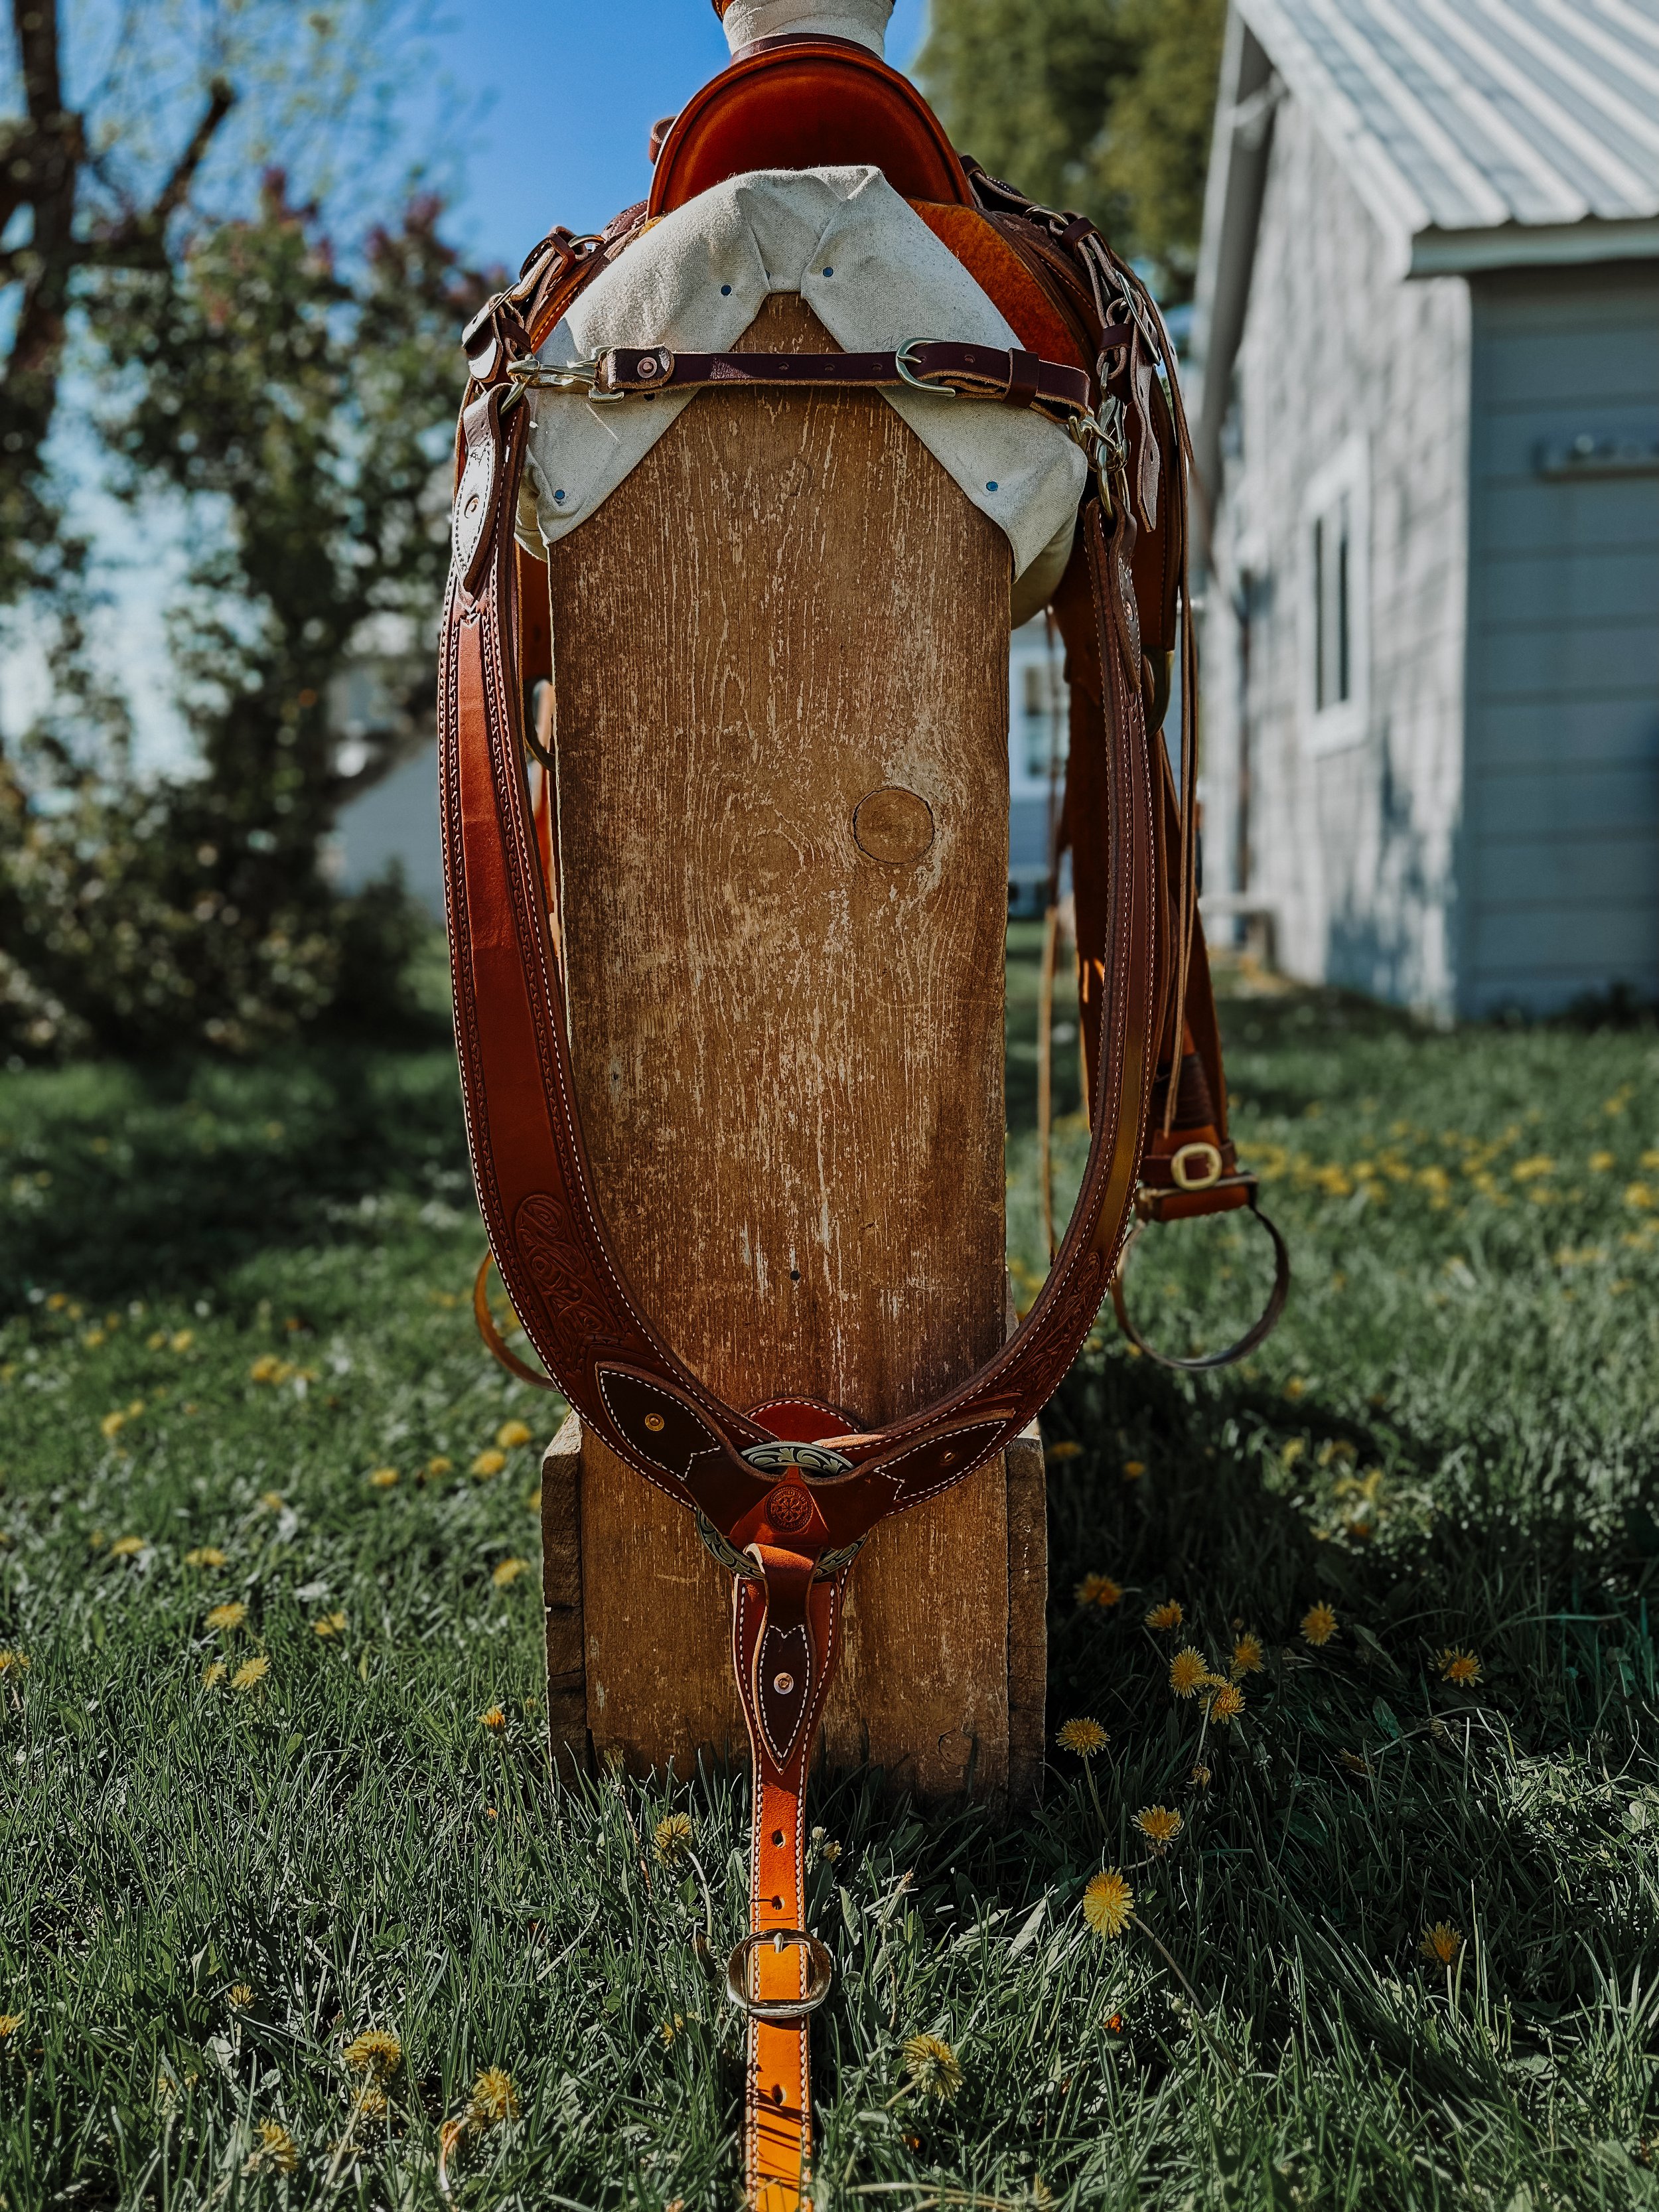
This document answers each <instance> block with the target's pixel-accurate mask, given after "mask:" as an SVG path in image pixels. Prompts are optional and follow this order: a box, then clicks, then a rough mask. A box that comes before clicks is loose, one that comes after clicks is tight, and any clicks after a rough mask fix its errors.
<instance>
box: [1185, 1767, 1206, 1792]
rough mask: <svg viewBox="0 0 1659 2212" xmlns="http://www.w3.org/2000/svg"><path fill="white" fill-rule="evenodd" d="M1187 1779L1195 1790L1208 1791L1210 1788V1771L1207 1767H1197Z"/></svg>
mask: <svg viewBox="0 0 1659 2212" xmlns="http://www.w3.org/2000/svg"><path fill="white" fill-rule="evenodd" d="M1187 1779H1188V1781H1189V1782H1190V1783H1191V1784H1192V1785H1193V1787H1194V1790H1207V1789H1208V1788H1209V1786H1210V1770H1209V1768H1208V1767H1207V1766H1201V1765H1200V1766H1195V1767H1194V1769H1193V1771H1192V1772H1191V1773H1190V1774H1189V1775H1188V1777H1187Z"/></svg>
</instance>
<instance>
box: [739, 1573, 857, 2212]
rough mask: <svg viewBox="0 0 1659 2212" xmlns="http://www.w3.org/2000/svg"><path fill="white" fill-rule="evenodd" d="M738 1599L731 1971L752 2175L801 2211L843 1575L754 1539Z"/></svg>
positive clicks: (787, 2210) (751, 2184) (820, 1974)
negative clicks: (822, 1817) (742, 1910)
mask: <svg viewBox="0 0 1659 2212" xmlns="http://www.w3.org/2000/svg"><path fill="white" fill-rule="evenodd" d="M750 1557H751V1558H752V1559H754V1560H755V1562H756V1564H757V1566H758V1568H759V1570H760V1571H759V1574H758V1575H757V1576H756V1577H754V1578H752V1579H750V1577H744V1576H740V1577H738V1580H737V1586H736V1589H735V1590H734V1592H733V1596H732V1667H733V1669H734V1671H735V1673H736V1675H737V1680H738V1691H739V1693H740V1694H741V1696H742V1699H743V1714H744V1720H745V1722H746V1723H748V1728H749V1747H750V1754H751V1757H752V1761H753V1765H752V1774H753V1807H752V1816H751V1826H750V1851H749V1925H750V1935H749V1940H748V1942H746V1943H740V1944H739V1945H738V1948H737V1949H736V1950H735V1951H734V1952H733V1953H732V1957H731V1960H730V1961H729V1962H728V1965H727V1968H726V1976H727V1980H726V1989H727V1994H728V1995H729V1996H731V1997H732V2001H733V2002H736V2003H738V2004H739V2005H741V2007H742V2008H743V2009H744V2012H745V2013H746V2014H747V2015H748V2036H747V2041H746V2045H745V2049H744V2180H745V2183H746V2185H747V2189H748V2193H749V2202H750V2203H751V2204H752V2205H754V2206H755V2207H757V2212H795V2207H796V2206H797V2205H798V2204H799V2203H800V2197H801V2191H802V2189H803V2187H804V2186H805V2182H806V2180H807V2179H808V2172H809V2166H810V2161H811V2148H812V2094H811V2051H810V2046H811V2015H812V2014H813V2013H814V2012H816V2011H817V2008H818V2006H819V2005H820V2004H822V2003H823V2000H824V1998H825V1997H826V1996H828V1995H829V1980H830V1974H831V1971H832V1970H831V1966H830V1962H829V1954H828V1952H827V1951H826V1950H825V1949H824V1948H823V1945H822V1944H821V1943H819V1942H817V1940H816V1938H815V1937H813V1936H811V1935H810V1934H809V1933H808V1931H807V1928H806V1900H805V1849H804V1841H803V1827H804V1823H803V1820H802V1817H801V1802H802V1798H803V1796H805V1789H806V1778H807V1773H808V1770H809V1768H810V1766H811V1757H812V1747H813V1744H814V1742H815V1741H816V1739H817V1732H818V1723H819V1720H820V1718H821V1717H822V1715H823V1703H824V1699H825V1698H826V1697H827V1696H828V1694H829V1683H830V1678H831V1676H832V1674H833V1673H834V1670H835V1664H836V1655H837V1651H838V1649H839V1644H840V1638H841V1616H842V1597H843V1589H844V1585H845V1583H846V1579H847V1577H846V1572H845V1571H842V1573H841V1574H839V1575H836V1576H835V1577H831V1578H829V1579H826V1580H823V1581H815V1580H814V1562H813V1560H812V1559H811V1557H810V1556H808V1555H807V1554H805V1553H800V1552H795V1551H791V1550H788V1549H786V1548H784V1547H780V1546H774V1545H755V1546H753V1547H750Z"/></svg>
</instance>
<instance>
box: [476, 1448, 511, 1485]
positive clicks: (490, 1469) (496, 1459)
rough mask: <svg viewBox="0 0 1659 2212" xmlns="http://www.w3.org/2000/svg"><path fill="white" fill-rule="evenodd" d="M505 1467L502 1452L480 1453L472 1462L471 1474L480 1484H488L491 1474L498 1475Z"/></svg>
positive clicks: (504, 1458)
mask: <svg viewBox="0 0 1659 2212" xmlns="http://www.w3.org/2000/svg"><path fill="white" fill-rule="evenodd" d="M506 1465H507V1454H506V1453H505V1452H504V1451H481V1452H480V1453H479V1454H478V1456H477V1459H475V1460H474V1461H473V1462H472V1472H473V1474H476V1475H477V1478H478V1480H479V1481H480V1482H488V1481H489V1478H490V1476H491V1475H492V1474H500V1473H501V1469H502V1468H504V1467H505V1466H506Z"/></svg>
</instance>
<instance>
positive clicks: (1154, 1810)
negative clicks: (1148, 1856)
mask: <svg viewBox="0 0 1659 2212" xmlns="http://www.w3.org/2000/svg"><path fill="white" fill-rule="evenodd" d="M1134 1821H1135V1826H1136V1827H1138V1828H1139V1831H1140V1832H1141V1834H1142V1835H1143V1836H1145V1837H1146V1840H1147V1842H1148V1843H1149V1844H1151V1845H1152V1849H1153V1850H1155V1851H1167V1850H1169V1848H1170V1844H1172V1843H1174V1841H1175V1839H1176V1837H1177V1836H1178V1835H1179V1834H1180V1833H1181V1832H1182V1829H1183V1828H1184V1827H1185V1826H1186V1825H1187V1823H1186V1822H1185V1821H1184V1820H1182V1817H1181V1815H1180V1814H1179V1813H1172V1812H1171V1811H1170V1808H1169V1807H1168V1806H1167V1805H1144V1806H1143V1807H1142V1808H1141V1809H1140V1811H1139V1812H1138V1813H1137V1814H1135V1816H1134Z"/></svg>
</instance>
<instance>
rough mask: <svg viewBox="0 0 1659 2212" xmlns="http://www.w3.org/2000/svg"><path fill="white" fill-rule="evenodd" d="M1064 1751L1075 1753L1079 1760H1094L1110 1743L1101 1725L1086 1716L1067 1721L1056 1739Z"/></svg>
mask: <svg viewBox="0 0 1659 2212" xmlns="http://www.w3.org/2000/svg"><path fill="white" fill-rule="evenodd" d="M1054 1741H1055V1742H1056V1743H1057V1744H1058V1745H1059V1746H1060V1749H1061V1750H1062V1751H1074V1752H1075V1753H1077V1755H1078V1757H1079V1759H1092V1758H1093V1757H1094V1755H1095V1753H1097V1751H1104V1750H1105V1748H1106V1746H1107V1743H1108V1741H1109V1738H1108V1736H1107V1734H1106V1731H1105V1729H1103V1728H1102V1726H1101V1725H1100V1723H1099V1722H1098V1721H1096V1720H1090V1719H1089V1718H1088V1717H1086V1716H1085V1717H1084V1718H1082V1719H1080V1720H1074V1721H1066V1723H1064V1724H1063V1725H1062V1727H1061V1728H1060V1730H1059V1732H1058V1734H1057V1735H1055V1737H1054Z"/></svg>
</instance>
